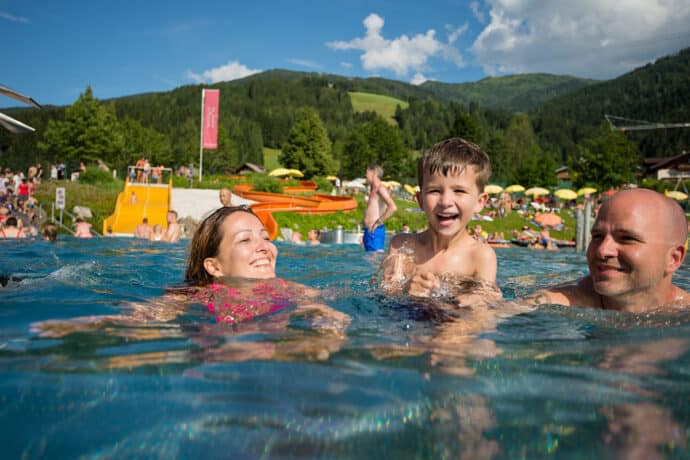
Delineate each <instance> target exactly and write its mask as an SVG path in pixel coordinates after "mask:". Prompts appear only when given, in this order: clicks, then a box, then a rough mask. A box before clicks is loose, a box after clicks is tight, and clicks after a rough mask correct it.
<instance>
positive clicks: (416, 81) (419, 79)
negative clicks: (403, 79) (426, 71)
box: [410, 72, 428, 85]
mask: <svg viewBox="0 0 690 460" xmlns="http://www.w3.org/2000/svg"><path fill="white" fill-rule="evenodd" d="M427 80H428V78H426V77H425V76H424V75H422V74H421V73H419V72H417V73H416V74H414V77H412V80H411V81H410V83H412V84H413V85H421V84H422V83H424V82H425V81H427Z"/></svg>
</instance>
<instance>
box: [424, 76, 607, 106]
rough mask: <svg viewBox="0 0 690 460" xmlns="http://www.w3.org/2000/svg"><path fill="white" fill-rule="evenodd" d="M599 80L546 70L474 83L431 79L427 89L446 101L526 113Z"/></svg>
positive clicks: (425, 85) (490, 78)
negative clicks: (544, 72)
mask: <svg viewBox="0 0 690 460" xmlns="http://www.w3.org/2000/svg"><path fill="white" fill-rule="evenodd" d="M594 83H596V81H595V80H586V79H582V78H575V77H569V76H564V75H549V74H542V73H532V74H521V75H511V76H507V77H489V78H484V79H482V80H479V81H478V82H474V83H441V82H437V81H427V82H425V83H423V84H422V85H421V87H422V88H423V89H427V90H429V92H430V93H431V94H432V95H433V96H435V97H437V98H439V99H442V100H448V101H455V102H460V103H462V104H470V103H476V104H479V105H480V106H482V107H490V108H494V109H502V110H509V111H511V112H526V111H528V110H531V109H534V108H535V107H538V106H539V105H541V104H543V103H544V102H546V101H548V100H549V99H553V98H554V97H556V96H560V95H563V94H566V93H569V92H572V91H574V90H577V89H580V88H584V87H586V86H589V85H592V84H594Z"/></svg>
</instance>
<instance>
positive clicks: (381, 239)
mask: <svg viewBox="0 0 690 460" xmlns="http://www.w3.org/2000/svg"><path fill="white" fill-rule="evenodd" d="M385 241H386V226H385V225H379V226H378V227H376V228H375V229H374V231H373V232H370V231H369V230H367V229H366V228H365V229H364V237H363V238H362V243H363V244H364V250H365V251H383V248H384V245H385Z"/></svg>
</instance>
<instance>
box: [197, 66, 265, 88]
mask: <svg viewBox="0 0 690 460" xmlns="http://www.w3.org/2000/svg"><path fill="white" fill-rule="evenodd" d="M259 72H261V70H256V69H250V68H248V67H247V66H245V65H244V64H240V63H239V62H237V61H230V62H228V63H227V64H225V65H222V66H220V67H216V68H214V69H209V70H204V72H203V73H201V74H198V73H194V72H192V71H191V70H188V71H187V78H189V79H190V80H194V81H195V82H197V83H217V82H219V81H230V80H237V79H238V78H244V77H248V76H249V75H252V74H255V73H259Z"/></svg>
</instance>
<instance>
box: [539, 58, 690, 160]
mask: <svg viewBox="0 0 690 460" xmlns="http://www.w3.org/2000/svg"><path fill="white" fill-rule="evenodd" d="M605 114H609V115H615V116H620V117H626V118H630V119H633V120H646V121H648V122H652V123H657V122H658V123H682V122H690V48H686V49H684V50H682V51H680V52H679V53H678V54H675V55H672V56H666V57H663V58H660V59H658V60H657V61H656V62H655V63H653V64H647V65H646V66H644V67H641V68H638V69H636V70H634V71H632V72H629V73H627V74H625V75H623V76H621V77H618V78H616V79H614V80H609V81H605V82H601V83H598V84H596V85H591V86H587V87H585V88H582V89H579V90H577V91H574V92H572V93H569V94H566V95H562V96H559V97H556V98H553V99H551V100H549V101H546V102H545V103H544V104H542V105H541V106H540V107H538V108H537V109H535V110H534V111H533V112H532V114H531V115H532V119H533V123H534V128H535V132H536V133H537V135H538V136H539V138H540V140H541V144H542V146H543V147H545V148H550V149H552V150H554V151H560V152H562V153H563V154H564V156H566V157H567V156H569V155H571V154H572V153H573V152H574V151H575V147H576V145H577V144H578V143H580V142H581V141H582V140H583V139H585V138H587V137H589V136H591V135H592V133H593V132H595V131H596V130H597V129H598V127H599V126H600V125H601V124H602V123H604V122H605V118H604V115H605ZM632 124H636V123H632ZM626 134H627V136H628V138H629V139H630V140H632V141H634V142H635V143H637V144H638V147H639V149H640V152H641V153H642V155H643V156H644V157H663V156H673V155H677V154H679V153H681V152H682V151H683V150H690V129H662V130H650V131H630V132H627V133H626Z"/></svg>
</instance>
